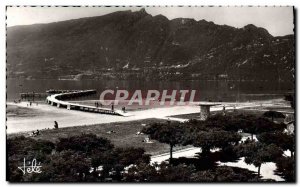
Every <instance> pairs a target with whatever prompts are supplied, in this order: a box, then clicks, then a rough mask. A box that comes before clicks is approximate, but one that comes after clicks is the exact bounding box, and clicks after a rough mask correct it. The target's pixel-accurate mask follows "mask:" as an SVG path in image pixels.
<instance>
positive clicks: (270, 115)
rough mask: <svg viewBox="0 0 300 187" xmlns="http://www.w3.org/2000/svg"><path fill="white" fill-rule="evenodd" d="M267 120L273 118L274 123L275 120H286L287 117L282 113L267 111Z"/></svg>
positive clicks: (265, 115) (265, 114)
mask: <svg viewBox="0 0 300 187" xmlns="http://www.w3.org/2000/svg"><path fill="white" fill-rule="evenodd" d="M263 116H264V117H266V118H271V119H272V122H274V118H285V115H284V114H283V113H281V112H277V111H267V112H265V113H264V114H263Z"/></svg>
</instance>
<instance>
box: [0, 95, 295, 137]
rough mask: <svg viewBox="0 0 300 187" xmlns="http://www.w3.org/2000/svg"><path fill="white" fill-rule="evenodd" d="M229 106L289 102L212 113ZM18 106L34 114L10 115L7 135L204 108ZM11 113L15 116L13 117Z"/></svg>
mask: <svg viewBox="0 0 300 187" xmlns="http://www.w3.org/2000/svg"><path fill="white" fill-rule="evenodd" d="M223 105H225V106H226V110H230V109H233V108H234V107H235V108H236V109H243V108H257V107H260V106H262V105H263V106H264V107H271V106H276V107H287V106H289V103H288V102H287V101H284V100H283V99H269V100H264V101H253V102H239V103H236V102H220V105H219V106H215V107H211V112H214V111H220V110H222V106H223ZM11 106H14V107H16V108H17V109H19V108H21V109H24V110H25V111H26V109H28V110H30V111H31V112H32V115H33V116H32V115H31V116H26V112H25V115H24V116H22V117H18V116H17V115H14V116H12V115H11V114H8V115H7V121H6V125H7V129H6V132H7V134H11V133H19V132H30V131H33V130H37V129H39V130H41V129H48V128H50V129H51V128H53V126H54V121H57V122H58V124H59V128H63V127H76V126H88V125H101V124H105V123H116V122H128V121H136V120H145V119H151V118H156V119H163V120H168V119H170V120H173V121H176V120H177V121H180V120H184V119H180V118H176V117H172V116H176V115H183V114H191V113H199V112H200V109H199V106H197V103H193V105H187V106H171V107H162V108H152V109H147V110H137V111H130V112H128V114H130V116H126V117H122V116H112V115H106V114H95V113H89V112H82V111H75V110H67V109H64V108H57V107H54V106H50V105H47V104H43V103H39V104H38V106H35V105H33V106H31V107H27V105H26V102H21V103H17V104H15V103H11V102H7V109H6V110H7V111H8V110H9V107H11ZM9 115H11V116H9Z"/></svg>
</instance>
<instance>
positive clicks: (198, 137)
mask: <svg viewBox="0 0 300 187" xmlns="http://www.w3.org/2000/svg"><path fill="white" fill-rule="evenodd" d="M240 140H241V136H240V135H239V134H238V133H235V132H228V131H224V130H219V131H199V132H198V133H196V134H195V135H194V139H193V145H194V146H195V147H201V149H202V155H204V156H207V155H208V154H209V153H210V150H211V149H214V148H220V149H224V148H225V147H227V146H230V145H236V144H238V142H239V141H240Z"/></svg>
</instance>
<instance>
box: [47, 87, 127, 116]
mask: <svg viewBox="0 0 300 187" xmlns="http://www.w3.org/2000/svg"><path fill="white" fill-rule="evenodd" d="M95 93H96V90H77V91H72V92H67V91H66V92H62V93H57V94H53V95H50V96H48V97H47V98H46V102H47V104H49V105H52V106H56V107H58V108H66V109H67V110H79V111H83V112H92V113H100V114H109V115H118V116H128V114H127V113H125V112H123V111H122V110H111V109H108V108H101V107H95V106H89V105H81V104H76V103H70V102H67V101H64V100H66V99H71V98H76V97H82V96H88V95H91V94H95Z"/></svg>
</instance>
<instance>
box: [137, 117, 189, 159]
mask: <svg viewBox="0 0 300 187" xmlns="http://www.w3.org/2000/svg"><path fill="white" fill-rule="evenodd" d="M142 132H143V133H145V134H148V135H149V136H150V138H152V139H155V140H158V141H159V142H161V143H167V144H169V145H170V163H171V162H172V158H173V147H174V146H176V145H178V144H181V143H182V142H183V138H184V133H185V129H184V125H183V124H181V123H178V122H175V123H170V124H161V123H154V124H150V125H149V126H147V127H145V128H144V129H143V130H142Z"/></svg>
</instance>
